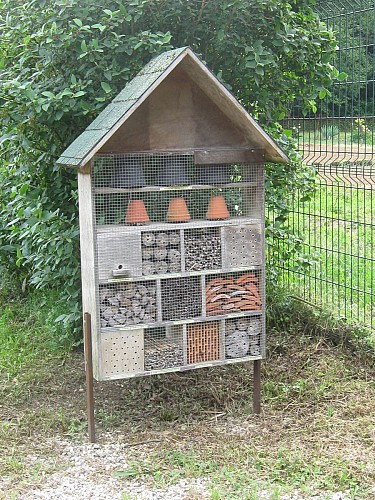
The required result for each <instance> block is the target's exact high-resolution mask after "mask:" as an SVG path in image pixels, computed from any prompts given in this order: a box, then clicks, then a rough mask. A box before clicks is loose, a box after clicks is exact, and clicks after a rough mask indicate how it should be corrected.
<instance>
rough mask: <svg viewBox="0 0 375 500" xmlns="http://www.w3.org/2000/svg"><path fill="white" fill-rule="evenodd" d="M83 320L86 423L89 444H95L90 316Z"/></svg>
mask: <svg viewBox="0 0 375 500" xmlns="http://www.w3.org/2000/svg"><path fill="white" fill-rule="evenodd" d="M83 318H84V319H83V331H84V338H85V372H86V404H87V422H88V430H89V440H90V443H95V419H94V375H93V370H92V339H91V314H89V313H87V312H86V313H85V314H84V317H83Z"/></svg>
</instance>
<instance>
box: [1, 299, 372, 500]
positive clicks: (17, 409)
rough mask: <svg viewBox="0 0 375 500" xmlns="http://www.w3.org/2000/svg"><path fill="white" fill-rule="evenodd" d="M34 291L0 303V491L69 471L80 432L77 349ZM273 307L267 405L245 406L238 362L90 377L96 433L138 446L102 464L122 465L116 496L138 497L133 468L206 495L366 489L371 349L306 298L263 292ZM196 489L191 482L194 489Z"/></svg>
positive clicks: (245, 374)
mask: <svg viewBox="0 0 375 500" xmlns="http://www.w3.org/2000/svg"><path fill="white" fill-rule="evenodd" d="M271 295H272V296H275V295H276V294H275V293H272V294H271ZM39 300H40V299H39ZM48 300H49V299H48ZM48 300H47V302H46V307H47V309H48ZM36 303H38V301H37V302H34V298H31V300H30V301H21V302H19V301H15V300H13V301H10V302H9V301H8V302H6V303H4V301H3V306H2V313H1V314H2V318H4V316H5V317H6V321H3V322H2V327H1V339H2V340H4V339H6V338H7V336H9V337H13V341H6V342H5V344H4V346H3V347H2V350H1V360H2V371H1V382H0V391H1V394H0V401H1V403H0V405H1V409H0V410H1V411H0V415H1V417H0V477H2V480H1V481H0V498H1V494H2V493H1V492H2V491H3V492H4V495H6V496H5V497H4V498H17V497H18V495H19V493H20V492H27V491H28V490H29V489H30V488H32V487H33V485H34V486H35V485H42V484H44V483H45V482H46V481H47V480H48V477H49V476H50V475H51V474H52V473H53V472H55V471H63V470H64V469H65V468H66V467H67V466H68V465H69V464H68V463H67V459H66V458H64V455H63V454H62V453H61V450H60V448H59V442H60V441H61V440H68V442H70V443H71V446H75V445H76V444H77V443H80V442H85V441H86V439H87V437H86V416H85V401H84V377H83V359H82V358H83V355H82V351H81V350H75V351H73V352H72V353H71V354H66V351H65V353H64V354H63V355H60V351H59V350H58V349H57V345H58V342H57V341H56V338H55V337H54V336H53V335H52V334H51V333H50V332H51V331H50V329H49V328H48V327H47V326H46V325H45V317H46V316H45V314H47V313H46V311H44V309H43V307H42V308H40V307H39V308H38V312H36V310H35V306H36ZM275 318H278V329H276V328H273V327H272V320H273V319H275ZM269 319H270V321H271V324H270V326H269V334H268V339H269V340H268V358H267V361H266V363H264V367H263V375H262V377H263V389H262V405H263V406H262V415H261V417H257V416H255V415H253V413H252V401H251V393H252V380H251V371H249V366H248V365H246V364H243V365H236V366H234V365H232V366H227V367H220V368H216V369H202V370H197V371H193V372H186V373H183V374H170V375H166V376H157V377H152V378H141V379H135V380H128V381H123V380H120V381H116V382H105V383H104V382H103V383H96V384H95V399H96V423H97V431H98V436H99V443H101V444H106V443H119V442H120V443H121V442H122V443H125V444H126V445H132V446H131V447H129V448H127V450H128V452H127V453H126V461H127V467H126V468H121V467H119V466H116V465H113V466H112V468H111V469H105V472H103V470H98V471H97V472H96V473H97V474H98V477H99V476H100V475H103V474H108V475H109V476H111V477H112V478H116V479H117V481H118V482H119V483H118V484H119V489H120V490H121V491H122V492H123V498H124V499H130V498H132V499H134V497H133V496H131V494H130V492H129V489H128V487H129V485H130V484H132V483H133V482H134V481H135V482H142V483H143V484H147V485H148V487H149V488H159V489H166V488H168V487H170V485H173V484H176V483H178V482H179V481H181V480H186V481H193V480H194V479H196V478H202V479H204V481H205V484H206V487H207V489H208V491H209V492H210V495H211V499H213V500H215V499H217V500H218V499H236V500H237V499H239V500H241V499H243V500H245V499H246V500H248V499H252V498H253V499H258V498H260V497H261V495H262V494H263V492H267V493H268V498H272V499H279V498H281V497H282V495H284V494H287V493H292V492H295V491H298V492H299V498H303V497H304V496H306V497H308V496H309V495H310V496H311V495H313V494H318V493H319V494H320V495H325V496H326V498H329V497H330V494H331V492H337V491H347V492H348V495H350V498H353V499H354V498H358V499H359V498H364V499H365V498H370V496H369V495H370V494H371V493H370V492H371V491H372V490H371V489H372V488H373V486H374V484H375V474H374V460H375V450H374V446H373V438H374V436H373V429H374V419H373V401H374V399H375V383H374V380H375V377H374V376H375V368H374V363H373V357H372V354H371V352H370V351H364V350H363V349H362V348H361V347H360V346H359V347H358V348H357V349H354V348H353V345H351V344H350V343H345V342H338V340H339V339H340V335H339V334H340V332H337V331H332V330H331V329H330V326H329V323H328V321H327V322H326V323H325V324H324V325H325V326H324V327H322V326H321V322H320V321H319V318H318V317H317V315H316V314H315V313H314V311H311V310H309V309H308V308H305V306H303V305H300V304H299V305H296V304H295V303H289V302H288V301H287V299H286V298H285V297H282V296H280V297H277V300H273V301H270V310H269ZM320 319H321V318H320ZM279 329H280V330H282V333H280V331H279ZM17 332H22V334H21V335H20V336H21V337H23V340H22V339H17V338H16V337H17ZM343 338H344V337H343ZM17 343H18V344H17ZM28 345H29V347H30V350H28V349H27V346H28ZM18 347H23V349H21V350H20V349H18ZM6 352H8V355H7V354H6ZM144 442H145V443H146V444H145V445H141V444H140V443H144ZM30 456H32V457H34V459H33V460H32V461H31V462H30ZM197 495H199V494H198V493H196V492H195V490H194V487H192V489H191V494H190V496H189V498H191V499H197V498H200V497H199V496H197Z"/></svg>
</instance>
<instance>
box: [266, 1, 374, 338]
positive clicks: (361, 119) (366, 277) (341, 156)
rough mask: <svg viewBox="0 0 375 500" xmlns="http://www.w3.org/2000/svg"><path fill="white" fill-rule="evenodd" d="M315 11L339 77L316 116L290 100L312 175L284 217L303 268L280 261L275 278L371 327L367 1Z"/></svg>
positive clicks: (370, 13) (291, 123)
mask: <svg viewBox="0 0 375 500" xmlns="http://www.w3.org/2000/svg"><path fill="white" fill-rule="evenodd" d="M315 9H316V10H317V12H318V14H319V15H320V17H321V19H322V20H323V21H324V22H325V23H326V25H327V27H328V28H331V29H332V30H333V31H334V32H335V34H336V38H337V41H338V46H339V47H338V50H337V52H336V55H335V57H334V60H333V64H334V66H335V67H336V68H337V69H338V71H339V73H340V78H339V79H338V80H336V81H335V82H334V83H333V85H332V86H331V88H329V89H328V90H329V94H327V95H326V96H325V97H324V98H323V99H318V100H317V111H316V113H309V114H308V115H304V113H303V106H302V103H299V102H296V103H294V106H293V109H292V110H291V115H290V118H289V119H288V120H285V122H284V126H285V127H286V128H288V129H290V130H291V131H292V132H293V134H294V136H295V137H296V138H297V139H298V142H299V147H300V149H301V151H302V152H303V155H304V160H305V161H306V163H307V164H309V165H311V166H312V167H313V170H315V171H316V191H315V194H314V196H313V198H312V200H311V201H309V202H301V201H299V200H300V198H301V196H300V194H299V193H294V198H293V202H292V203H293V209H294V213H293V214H292V216H291V218H290V222H291V223H292V225H293V227H294V231H295V234H296V235H297V236H298V237H300V238H301V239H303V240H304V241H305V245H304V246H303V247H302V249H301V250H302V257H303V258H304V259H305V261H306V262H307V261H310V263H311V265H310V266H309V267H306V268H305V269H304V270H301V269H300V270H297V269H296V266H295V261H294V262H291V261H290V262H285V263H283V265H282V267H283V269H282V271H283V272H282V278H283V282H284V284H286V285H287V286H289V287H290V288H291V289H292V290H294V291H295V293H297V294H298V295H300V296H302V297H303V298H304V299H305V300H308V301H310V302H313V303H317V304H319V305H320V304H324V306H325V307H329V308H330V309H331V310H332V311H333V312H334V314H335V315H336V316H337V317H341V318H346V319H348V320H350V321H354V322H359V323H361V324H363V325H365V326H368V327H370V328H374V319H373V318H374V314H373V300H374V294H373V290H374V286H375V282H374V276H375V264H374V257H375V255H374V250H373V243H374V237H375V235H374V226H375V223H374V185H375V184H374V128H375V127H374V126H375V123H374V118H375V99H374V97H375V79H374V75H375V57H374V54H375V52H374V47H375V3H374V1H373V0H351V1H349V0H340V2H337V1H324V2H323V1H319V2H317V4H316V6H315ZM270 215H271V216H272V214H270Z"/></svg>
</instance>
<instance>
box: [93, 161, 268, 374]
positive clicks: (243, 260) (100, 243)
mask: <svg viewBox="0 0 375 500" xmlns="http://www.w3.org/2000/svg"><path fill="white" fill-rule="evenodd" d="M92 174H93V200H94V204H93V207H94V208H93V210H94V214H93V216H94V217H93V218H94V226H95V227H94V234H95V242H96V244H95V245H96V249H95V250H96V265H97V311H98V312H97V314H98V320H99V325H100V336H99V345H100V348H101V350H102V353H101V364H102V373H103V376H104V377H108V378H118V377H128V376H136V375H142V374H148V373H160V372H165V371H175V370H181V369H188V368H193V367H196V366H202V365H207V364H215V363H216V364H222V363H229V362H236V361H240V360H243V359H259V358H260V357H262V356H264V351H265V329H264V229H263V227H264V213H263V196H264V194H263V193H264V185H263V165H260V164H207V165H200V164H199V165H198V164H196V163H195V162H194V154H192V153H181V154H177V153H157V154H150V153H138V154H129V155H122V154H121V155H113V154H112V155H97V156H96V157H95V159H94V162H93V165H92ZM111 362H112V365H113V366H112V368H111Z"/></svg>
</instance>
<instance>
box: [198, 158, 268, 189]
mask: <svg viewBox="0 0 375 500" xmlns="http://www.w3.org/2000/svg"><path fill="white" fill-rule="evenodd" d="M194 162H195V164H196V165H212V164H215V165H217V164H220V163H264V150H263V149H201V150H196V151H194ZM233 184H234V183H233Z"/></svg>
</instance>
